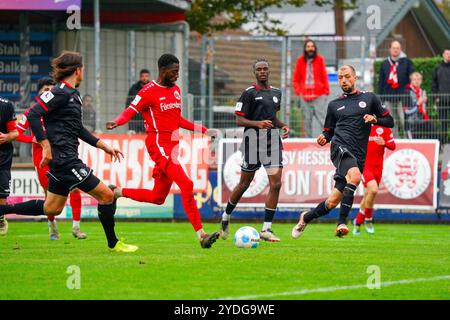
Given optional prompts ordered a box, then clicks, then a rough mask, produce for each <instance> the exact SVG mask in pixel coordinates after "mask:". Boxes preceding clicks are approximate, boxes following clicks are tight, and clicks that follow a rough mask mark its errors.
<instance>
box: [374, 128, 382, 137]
mask: <svg viewBox="0 0 450 320" xmlns="http://www.w3.org/2000/svg"><path fill="white" fill-rule="evenodd" d="M375 132H376V133H377V135H379V136H381V135H382V134H383V132H384V130H383V128H377V129H376V130H375Z"/></svg>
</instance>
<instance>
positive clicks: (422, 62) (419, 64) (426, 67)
mask: <svg viewBox="0 0 450 320" xmlns="http://www.w3.org/2000/svg"><path fill="white" fill-rule="evenodd" d="M411 60H412V63H413V65H414V70H415V71H418V72H420V73H421V74H422V76H423V84H422V89H425V90H426V91H427V93H431V79H432V75H433V70H434V68H435V67H436V66H437V65H438V64H440V63H441V62H442V57H441V56H437V57H433V58H413V59H411ZM382 63H383V61H375V63H374V65H373V68H374V72H375V78H374V83H373V87H374V90H375V92H376V93H379V92H378V81H379V80H378V79H379V75H380V67H381V64H382Z"/></svg>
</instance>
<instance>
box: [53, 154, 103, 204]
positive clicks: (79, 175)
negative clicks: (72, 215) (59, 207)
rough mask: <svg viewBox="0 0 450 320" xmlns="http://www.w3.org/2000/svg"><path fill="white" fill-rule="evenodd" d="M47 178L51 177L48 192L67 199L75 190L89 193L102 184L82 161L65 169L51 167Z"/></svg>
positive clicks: (75, 162) (73, 163)
mask: <svg viewBox="0 0 450 320" xmlns="http://www.w3.org/2000/svg"><path fill="white" fill-rule="evenodd" d="M47 176H48V177H49V181H48V191H50V192H51V193H55V194H58V195H60V196H64V197H67V196H68V195H69V192H70V191H71V190H72V189H75V188H78V189H80V190H81V191H84V192H86V193H88V192H89V191H91V190H93V189H94V188H95V187H96V186H97V185H98V184H99V183H100V180H99V179H98V178H97V177H96V176H95V175H94V174H93V172H92V169H91V168H89V167H88V166H86V165H85V164H84V163H83V162H82V161H81V160H77V161H74V162H72V163H71V164H69V165H66V166H63V167H57V168H52V167H50V171H48V172H47Z"/></svg>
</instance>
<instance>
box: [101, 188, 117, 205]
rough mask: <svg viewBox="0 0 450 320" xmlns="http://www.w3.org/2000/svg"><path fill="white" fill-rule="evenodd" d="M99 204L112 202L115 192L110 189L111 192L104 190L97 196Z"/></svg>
mask: <svg viewBox="0 0 450 320" xmlns="http://www.w3.org/2000/svg"><path fill="white" fill-rule="evenodd" d="M97 201H98V203H99V204H111V203H113V202H114V193H113V192H112V191H111V190H109V192H104V193H102V194H101V195H100V197H98V198H97Z"/></svg>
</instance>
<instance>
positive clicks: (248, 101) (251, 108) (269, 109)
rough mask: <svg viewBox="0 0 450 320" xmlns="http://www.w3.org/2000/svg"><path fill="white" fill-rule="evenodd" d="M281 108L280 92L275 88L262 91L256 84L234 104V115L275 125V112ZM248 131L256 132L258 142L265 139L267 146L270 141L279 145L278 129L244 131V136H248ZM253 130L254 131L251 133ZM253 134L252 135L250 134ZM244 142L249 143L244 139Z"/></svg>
mask: <svg viewBox="0 0 450 320" xmlns="http://www.w3.org/2000/svg"><path fill="white" fill-rule="evenodd" d="M280 106H281V91H280V89H278V88H275V87H269V89H263V88H261V87H259V86H258V85H256V84H253V85H252V86H251V87H248V88H247V89H245V91H244V92H243V93H242V95H241V97H240V98H239V100H238V102H237V103H236V108H235V111H234V113H235V114H236V115H238V116H241V117H244V118H246V119H248V120H254V121H262V120H271V121H272V123H273V124H275V119H276V115H277V112H278V111H280ZM248 130H252V132H256V134H257V137H258V140H260V139H267V140H266V141H267V143H268V145H270V142H271V141H279V144H280V145H281V138H280V137H279V131H278V129H276V128H274V129H273V130H268V129H255V128H248V127H246V128H245V129H244V136H245V135H246V134H248V132H247V131H248ZM253 130H255V131H253ZM252 134H253V133H252ZM245 141H249V139H246V140H245Z"/></svg>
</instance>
